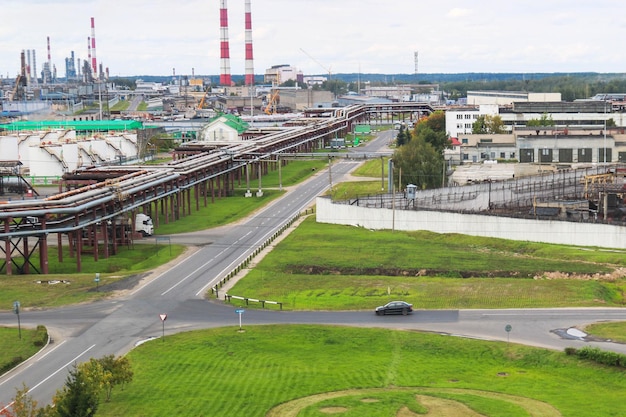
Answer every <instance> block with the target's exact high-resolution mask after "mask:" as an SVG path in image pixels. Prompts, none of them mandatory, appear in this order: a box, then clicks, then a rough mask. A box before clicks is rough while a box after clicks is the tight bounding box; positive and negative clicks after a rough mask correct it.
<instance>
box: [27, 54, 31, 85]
mask: <svg viewBox="0 0 626 417" xmlns="http://www.w3.org/2000/svg"><path fill="white" fill-rule="evenodd" d="M26 54H27V58H28V66H27V67H26V79H27V80H28V83H29V84H30V77H31V76H32V74H31V73H30V69H31V68H32V67H31V66H30V49H27V50H26Z"/></svg>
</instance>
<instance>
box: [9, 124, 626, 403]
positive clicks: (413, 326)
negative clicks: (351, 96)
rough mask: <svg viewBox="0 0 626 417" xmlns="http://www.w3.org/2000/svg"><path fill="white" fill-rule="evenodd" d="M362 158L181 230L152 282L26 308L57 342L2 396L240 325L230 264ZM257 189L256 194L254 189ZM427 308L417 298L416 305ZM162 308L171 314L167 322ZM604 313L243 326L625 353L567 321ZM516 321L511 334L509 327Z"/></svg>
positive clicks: (58, 383)
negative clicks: (110, 358) (85, 300)
mask: <svg viewBox="0 0 626 417" xmlns="http://www.w3.org/2000/svg"><path fill="white" fill-rule="evenodd" d="M391 135H392V132H385V133H383V134H382V135H381V136H380V137H379V138H378V139H377V140H375V141H372V143H370V144H368V145H367V147H366V148H365V149H360V151H361V152H363V151H365V152H374V151H376V150H377V149H378V148H380V147H382V146H384V145H385V144H386V143H387V142H388V141H389V139H390V138H391V137H392V136H391ZM356 165H357V162H354V161H350V160H341V161H339V162H337V163H335V164H334V165H333V167H332V176H329V175H328V173H327V172H320V173H319V174H317V175H316V176H315V177H313V178H312V179H310V180H309V181H307V182H306V183H305V184H302V185H301V186H298V187H296V188H294V189H293V190H290V191H289V192H288V193H286V194H285V196H284V197H283V198H281V199H280V200H276V201H274V202H273V203H271V204H270V205H269V206H268V207H266V208H264V209H263V210H261V211H259V212H258V213H256V214H255V215H254V216H253V217H251V218H249V219H247V220H246V221H243V222H239V223H238V224H236V225H232V226H228V227H224V228H220V229H216V230H213V231H206V232H198V233H192V234H185V235H181V236H177V237H172V239H173V240H174V241H180V242H187V243H193V244H195V245H201V246H200V248H199V249H198V250H197V251H196V252H195V253H193V254H192V255H190V256H188V257H187V258H185V259H184V261H182V262H179V263H177V264H176V265H174V266H173V267H171V268H170V269H168V270H165V271H163V272H161V273H160V274H159V275H157V276H155V277H153V278H152V279H150V280H147V281H145V282H143V283H142V284H140V285H138V286H137V287H135V288H134V289H132V290H130V291H128V292H127V293H126V294H125V295H123V296H121V297H119V298H116V299H114V300H105V301H101V302H96V303H91V304H86V305H78V306H71V307H65V308H59V309H51V310H33V311H29V310H28V309H26V310H23V311H22V313H21V315H20V317H21V321H22V325H23V326H36V325H39V324H43V325H45V326H47V327H48V329H49V331H50V333H51V335H52V337H53V342H52V343H50V345H49V346H47V347H46V348H45V349H43V350H42V351H41V352H39V353H38V354H37V355H35V356H34V357H33V358H31V359H30V360H29V361H27V362H25V363H24V364H22V365H20V366H19V367H17V368H16V369H15V370H13V371H11V372H9V373H7V374H5V375H3V376H2V377H0V404H7V403H8V402H10V400H11V399H12V398H13V396H14V395H15V388H16V387H20V386H21V384H22V383H25V384H26V386H28V387H29V388H30V389H31V392H30V394H31V395H32V396H33V398H34V399H35V400H37V401H38V402H39V403H40V404H46V403H48V402H50V400H51V398H52V396H53V395H54V393H55V392H56V390H57V389H59V388H60V387H62V386H63V384H64V382H65V378H66V376H67V372H68V369H69V368H70V367H71V366H72V364H74V363H79V362H82V361H85V360H88V359H89V358H91V357H96V358H99V357H102V356H104V355H108V354H114V355H120V354H123V353H125V352H127V351H128V350H130V349H132V347H133V346H135V345H136V344H137V343H140V342H141V341H145V340H148V339H151V338H156V337H161V336H162V334H165V337H167V335H168V334H172V333H176V332H180V331H186V330H194V329H203V328H211V327H219V326H225V325H226V326H234V325H237V324H238V322H239V316H238V315H237V314H236V313H235V311H234V310H235V309H234V308H233V307H231V306H228V305H224V304H222V303H221V302H214V301H213V302H212V301H207V300H206V299H205V298H204V294H205V293H206V291H207V290H208V289H209V288H210V287H212V286H213V285H215V283H216V282H217V281H219V280H220V279H221V278H222V277H223V276H224V275H225V274H226V273H227V272H228V271H230V270H231V269H232V268H233V267H234V266H235V265H237V264H238V263H240V262H241V261H242V260H243V259H245V258H246V257H247V256H248V255H250V254H251V253H252V252H254V251H255V250H256V249H257V248H258V247H259V246H260V245H261V244H262V243H263V242H264V241H265V240H267V239H268V238H269V237H270V236H271V235H272V234H274V233H275V232H276V231H277V230H278V229H279V228H280V227H282V226H283V225H284V224H285V223H286V222H288V221H289V220H290V219H291V218H292V217H293V216H294V215H295V214H296V213H298V212H301V211H303V210H304V209H305V208H307V207H309V206H310V205H311V204H312V203H313V201H314V199H315V197H316V196H317V195H319V194H321V193H322V192H323V191H324V190H326V189H327V188H328V187H329V185H330V179H331V177H332V179H333V181H336V182H337V181H339V180H340V178H341V176H343V175H345V174H347V173H348V172H349V171H351V170H352V169H353V168H354V167H355V166H356ZM252 198H254V197H252ZM417 307H418V306H417ZM161 314H166V315H167V320H166V321H165V322H164V323H163V322H162V321H161V319H160V317H159V316H160V315H161ZM601 320H626V310H623V309H529V310H450V311H420V310H419V309H418V311H416V312H415V313H414V314H412V315H409V316H384V317H379V316H375V315H374V313H373V311H350V312H283V311H275V310H274V311H270V310H256V309H249V310H246V311H245V313H243V315H242V322H243V324H244V325H256V324H270V323H279V324H280V323H318V324H330V325H349V326H361V327H385V328H394V329H408V330H425V331H432V332H440V333H445V334H450V335H458V336H465V337H473V338H481V339H487V340H505V341H506V340H510V342H513V343H524V344H529V345H534V346H541V347H546V348H551V349H559V350H560V349H563V348H564V347H566V346H575V347H576V346H583V345H589V344H592V345H598V346H600V347H602V348H603V349H607V350H614V351H618V352H623V353H626V346H624V345H620V344H614V343H608V342H599V341H590V340H585V339H584V338H581V337H573V336H568V335H567V334H566V330H567V329H568V328H570V327H573V326H577V325H584V324H587V323H591V322H596V321H601ZM507 324H508V325H511V327H512V330H511V332H510V333H507V332H506V331H505V326H506V325H507ZM0 325H1V326H15V325H16V317H15V315H14V314H13V313H11V312H5V313H0Z"/></svg>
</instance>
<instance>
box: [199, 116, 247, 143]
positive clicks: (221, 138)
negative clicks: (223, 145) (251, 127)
mask: <svg viewBox="0 0 626 417" xmlns="http://www.w3.org/2000/svg"><path fill="white" fill-rule="evenodd" d="M247 129H248V123H246V122H244V121H243V120H241V118H239V117H237V116H235V115H232V114H221V115H219V116H217V117H215V118H214V119H213V120H211V121H210V122H209V123H208V124H207V125H206V126H204V127H203V128H202V129H201V130H200V131H199V132H198V141H199V142H237V141H240V140H241V134H242V133H243V132H245V131H246V130H247Z"/></svg>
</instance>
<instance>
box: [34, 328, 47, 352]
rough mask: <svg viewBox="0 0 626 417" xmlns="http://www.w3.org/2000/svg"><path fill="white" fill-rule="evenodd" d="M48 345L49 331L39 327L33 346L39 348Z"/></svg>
mask: <svg viewBox="0 0 626 417" xmlns="http://www.w3.org/2000/svg"><path fill="white" fill-rule="evenodd" d="M46 343H48V330H47V329H46V327H45V326H42V325H39V326H37V331H36V332H35V336H33V344H34V345H35V346H37V347H41V346H45V344H46Z"/></svg>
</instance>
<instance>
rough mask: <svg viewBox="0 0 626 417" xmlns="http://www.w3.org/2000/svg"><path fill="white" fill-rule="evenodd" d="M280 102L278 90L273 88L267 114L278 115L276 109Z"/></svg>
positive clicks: (266, 107) (266, 109)
mask: <svg viewBox="0 0 626 417" xmlns="http://www.w3.org/2000/svg"><path fill="white" fill-rule="evenodd" d="M279 101H280V95H279V94H278V88H272V93H271V94H270V97H269V99H268V100H267V106H265V110H264V112H265V114H276V107H277V106H278V103H279Z"/></svg>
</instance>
